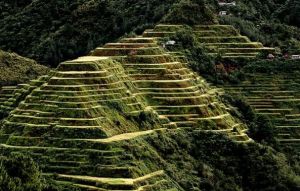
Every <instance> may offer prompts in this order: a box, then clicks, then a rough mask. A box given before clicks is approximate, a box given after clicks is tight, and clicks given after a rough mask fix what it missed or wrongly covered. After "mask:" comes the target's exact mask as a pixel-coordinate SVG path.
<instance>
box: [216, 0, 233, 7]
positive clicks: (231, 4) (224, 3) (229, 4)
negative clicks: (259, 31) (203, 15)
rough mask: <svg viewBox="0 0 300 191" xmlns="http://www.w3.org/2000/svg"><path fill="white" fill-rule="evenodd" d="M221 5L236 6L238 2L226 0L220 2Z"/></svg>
mask: <svg viewBox="0 0 300 191" xmlns="http://www.w3.org/2000/svg"><path fill="white" fill-rule="evenodd" d="M219 5H220V6H236V2H235V1H233V2H231V3H226V2H219Z"/></svg>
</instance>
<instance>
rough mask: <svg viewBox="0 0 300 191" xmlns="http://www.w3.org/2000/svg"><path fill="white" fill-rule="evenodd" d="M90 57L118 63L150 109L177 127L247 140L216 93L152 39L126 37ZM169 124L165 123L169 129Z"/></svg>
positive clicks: (242, 128) (97, 50)
mask: <svg viewBox="0 0 300 191" xmlns="http://www.w3.org/2000/svg"><path fill="white" fill-rule="evenodd" d="M91 54H92V55H93V56H109V57H111V58H113V59H116V60H118V61H119V62H120V63H121V64H122V65H123V67H124V69H125V72H126V73H127V74H128V75H129V77H131V78H132V82H133V84H134V85H135V86H136V87H137V89H138V90H139V93H138V94H139V95H142V96H143V97H144V98H145V99H146V101H147V103H148V105H149V107H150V108H153V109H154V110H155V111H156V112H157V113H158V114H159V116H160V118H163V119H168V120H169V121H171V125H172V126H174V127H178V128H188V127H192V128H196V129H200V130H208V131H217V132H224V133H227V134H228V135H229V136H230V137H232V138H233V139H235V140H237V141H248V140H249V138H248V136H247V135H246V134H245V130H246V128H245V126H244V125H243V124H241V123H239V122H238V121H236V120H235V119H234V118H233V117H232V116H231V115H230V114H229V113H228V112H227V110H226V107H225V106H224V105H223V104H222V103H220V102H219V100H218V98H217V97H216V94H215V90H214V89H210V88H209V86H208V85H207V84H206V82H205V80H204V79H203V78H201V77H200V76H198V75H196V74H195V73H193V72H192V71H191V70H190V69H188V67H187V63H182V62H181V61H180V60H178V59H176V58H175V57H173V56H171V55H170V54H167V53H166V52H165V51H164V50H162V49H161V48H160V47H159V46H158V45H157V42H156V40H155V39H154V38H149V37H138V38H125V39H122V40H121V41H120V42H118V43H108V44H106V45H105V46H104V47H102V48H97V49H95V50H94V51H93V52H92V53H91ZM169 126H170V124H165V127H169Z"/></svg>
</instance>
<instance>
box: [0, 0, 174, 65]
mask: <svg viewBox="0 0 300 191" xmlns="http://www.w3.org/2000/svg"><path fill="white" fill-rule="evenodd" d="M22 2H23V3H20V2H18V1H10V0H5V1H1V3H0V13H1V16H0V48H1V49H3V50H12V51H14V52H17V53H18V54H20V55H22V56H25V57H28V58H32V59H34V60H36V61H38V62H39V63H42V64H47V65H51V66H54V67H56V66H57V65H58V64H59V63H60V62H62V61H64V60H67V59H71V58H76V57H78V56H80V55H86V54H87V53H88V52H89V51H90V50H92V49H94V48H95V47H96V46H98V45H101V44H104V43H106V42H109V41H113V40H115V39H117V38H119V37H120V36H122V35H124V34H125V33H130V32H132V31H137V32H138V31H140V32H141V31H143V30H144V28H145V27H148V26H151V25H153V24H154V23H156V22H158V21H159V20H160V19H161V18H162V17H163V16H164V15H165V14H166V13H167V12H168V11H169V10H170V7H171V6H172V4H173V3H175V2H176V1H174V0H163V1H162V0H151V1H139V0H135V1H131V0H116V1H110V0H105V1H103V0H95V1H84V0H76V1H74V0H56V1H54V2H53V1H51V2H50V1H45V0H38V1H22ZM7 7H9V8H7ZM12 37H13V38H12Z"/></svg>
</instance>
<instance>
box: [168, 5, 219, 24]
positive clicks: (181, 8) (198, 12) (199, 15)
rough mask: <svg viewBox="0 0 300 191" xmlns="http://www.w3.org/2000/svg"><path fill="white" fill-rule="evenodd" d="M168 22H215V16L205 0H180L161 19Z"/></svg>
mask: <svg viewBox="0 0 300 191" xmlns="http://www.w3.org/2000/svg"><path fill="white" fill-rule="evenodd" d="M162 22H164V23H170V24H187V25H195V24H215V23H217V18H216V16H215V14H214V10H213V9H212V7H211V6H210V5H209V4H208V3H207V2H206V0H182V1H180V2H179V3H177V4H175V5H174V6H173V7H172V9H171V11H169V13H168V14H167V15H166V16H164V18H163V19H162Z"/></svg>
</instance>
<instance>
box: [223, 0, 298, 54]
mask: <svg viewBox="0 0 300 191" xmlns="http://www.w3.org/2000/svg"><path fill="white" fill-rule="evenodd" d="M218 10H224V8H223V7H222V8H221V7H219V9H218ZM225 10H228V11H229V12H230V13H231V14H232V15H231V16H225V17H221V18H220V23H222V24H229V25H233V26H235V27H236V28H238V29H239V30H240V31H241V33H242V34H244V35H247V36H248V37H249V38H250V39H251V40H254V41H259V42H262V43H263V44H264V45H265V46H270V47H279V48H281V50H282V53H283V54H285V53H289V54H299V52H300V42H299V41H300V38H299V33H300V29H299V23H300V22H299V12H300V11H299V10H300V4H299V2H298V1H296V0H288V1H280V0H267V1H261V0H255V1H248V0H242V1H239V2H237V6H235V7H229V8H227V9H226V8H225ZM292 25H293V26H292Z"/></svg>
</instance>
